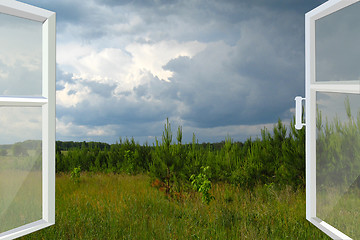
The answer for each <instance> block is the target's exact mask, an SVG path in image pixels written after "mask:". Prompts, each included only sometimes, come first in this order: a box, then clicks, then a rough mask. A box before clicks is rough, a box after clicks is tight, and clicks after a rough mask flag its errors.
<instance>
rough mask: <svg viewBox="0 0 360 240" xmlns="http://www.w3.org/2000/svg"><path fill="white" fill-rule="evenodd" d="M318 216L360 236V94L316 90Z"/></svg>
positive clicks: (350, 233)
mask: <svg viewBox="0 0 360 240" xmlns="http://www.w3.org/2000/svg"><path fill="white" fill-rule="evenodd" d="M316 128H317V131H316V132H317V134H316V198H317V199H316V211H317V213H316V214H317V217H319V218H320V219H322V220H324V221H325V222H327V223H329V224H330V225H332V226H333V227H335V228H337V229H339V230H340V231H342V232H343V233H345V234H346V235H348V236H351V237H353V238H354V239H357V238H359V237H360V228H359V227H358V223H359V222H360V177H359V176H360V95H358V94H341V93H317V118H316Z"/></svg>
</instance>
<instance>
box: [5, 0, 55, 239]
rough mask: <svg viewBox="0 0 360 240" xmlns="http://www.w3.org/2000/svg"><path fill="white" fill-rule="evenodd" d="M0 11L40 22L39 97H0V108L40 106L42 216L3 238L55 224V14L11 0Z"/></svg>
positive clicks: (15, 236)
mask: <svg viewBox="0 0 360 240" xmlns="http://www.w3.org/2000/svg"><path fill="white" fill-rule="evenodd" d="M0 12H1V13H5V14H9V15H13V16H16V17H21V18H25V19H30V20H34V21H38V22H41V23H42V97H27V96H20V97H6V96H0V107H1V106H19V107H31V106H34V107H39V106H41V107H42V219H41V220H39V221H35V222H32V223H30V224H26V225H23V226H20V227H18V228H14V229H12V230H9V231H6V232H3V233H0V240H4V239H13V238H17V237H21V236H24V235H26V234H29V233H32V232H34V231H37V230H40V229H42V228H45V227H48V226H51V225H53V224H54V223H55V104H56V99H55V93H56V92H55V88H56V87H55V78H56V55H55V54H56V29H55V27H56V14H55V13H54V12H51V11H48V10H44V9H41V8H37V7H34V6H31V5H28V4H24V3H20V2H17V1H14V0H2V1H1V3H0Z"/></svg>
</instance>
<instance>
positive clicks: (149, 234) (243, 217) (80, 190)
mask: <svg viewBox="0 0 360 240" xmlns="http://www.w3.org/2000/svg"><path fill="white" fill-rule="evenodd" d="M211 193H212V194H213V195H214V196H215V200H213V201H211V202H210V204H209V205H206V204H204V203H202V201H201V197H200V195H199V193H197V192H191V191H190V192H188V193H185V194H182V195H181V196H178V197H179V200H175V199H168V198H167V197H166V196H165V194H164V192H161V191H159V189H157V188H155V187H152V186H151V181H150V178H149V177H148V176H146V175H136V176H130V175H119V174H101V173H82V175H81V178H80V182H79V183H78V184H76V183H74V182H73V181H71V179H70V176H69V175H67V174H61V175H57V177H56V224H55V225H54V226H51V227H49V228H46V229H43V230H40V231H38V232H35V233H32V234H30V235H28V236H25V237H23V238H21V239H329V238H328V237H327V236H326V235H325V234H324V233H322V232H321V231H319V230H318V229H316V227H314V226H312V225H311V224H309V223H308V222H307V221H306V220H305V193H304V191H303V190H301V191H295V192H294V191H293V190H292V189H291V188H284V189H282V190H276V189H275V188H274V186H273V185H270V186H258V187H255V188H254V190H253V191H249V190H242V189H240V188H235V187H233V186H231V185H227V184H214V185H213V188H212V190H211Z"/></svg>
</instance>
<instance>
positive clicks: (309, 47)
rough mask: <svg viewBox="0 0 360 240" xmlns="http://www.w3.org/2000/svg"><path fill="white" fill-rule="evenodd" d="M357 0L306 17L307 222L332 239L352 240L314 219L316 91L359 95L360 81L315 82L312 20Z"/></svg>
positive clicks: (334, 0)
mask: <svg viewBox="0 0 360 240" xmlns="http://www.w3.org/2000/svg"><path fill="white" fill-rule="evenodd" d="M358 1H359V0H329V1H327V2H326V3H324V4H322V5H320V6H319V7H317V8H315V9H313V10H312V11H310V12H308V13H306V14H305V96H306V97H305V98H306V219H307V220H308V221H309V222H311V223H312V224H314V225H315V226H316V227H317V228H319V229H320V230H322V231H323V232H324V233H326V234H327V235H328V236H329V237H331V238H333V239H351V238H350V237H349V236H347V235H345V234H344V233H342V232H340V231H339V230H337V229H336V228H334V227H332V226H331V225H329V224H328V223H326V222H325V221H323V220H321V219H319V218H318V217H317V216H316V122H315V121H316V92H333V93H356V94H359V93H360V81H358V80H354V81H340V82H337V81H336V82H335V81H333V82H332V81H327V82H315V32H316V31H315V21H316V20H317V19H320V18H322V17H325V16H327V15H329V14H331V13H333V12H336V11H338V10H340V9H343V8H345V7H347V6H349V5H351V4H354V3H356V2H358Z"/></svg>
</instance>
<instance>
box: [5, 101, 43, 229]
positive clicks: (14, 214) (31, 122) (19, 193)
mask: <svg viewBox="0 0 360 240" xmlns="http://www.w3.org/2000/svg"><path fill="white" fill-rule="evenodd" d="M0 136H1V138H0V232H4V231H8V230H11V229H13V228H16V227H20V226H22V225H24V224H28V223H31V222H34V221H37V220H40V219H42V176H41V173H42V171H41V169H42V141H41V108H40V107H32V108H30V107H28V108H26V107H12V108H11V107H1V108H0ZM4 136H6V137H4Z"/></svg>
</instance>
